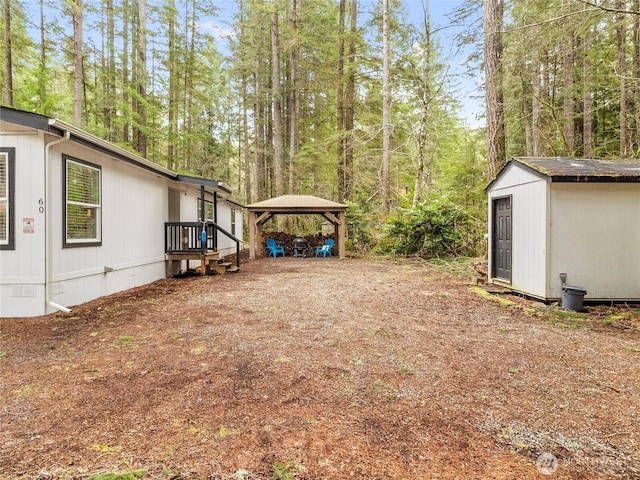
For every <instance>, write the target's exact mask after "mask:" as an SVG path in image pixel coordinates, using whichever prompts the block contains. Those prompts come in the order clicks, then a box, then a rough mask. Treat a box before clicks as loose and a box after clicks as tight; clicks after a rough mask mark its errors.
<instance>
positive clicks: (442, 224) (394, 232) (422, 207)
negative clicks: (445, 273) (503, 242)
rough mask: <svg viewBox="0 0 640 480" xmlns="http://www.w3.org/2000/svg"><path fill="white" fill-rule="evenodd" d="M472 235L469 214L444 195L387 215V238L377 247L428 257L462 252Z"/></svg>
mask: <svg viewBox="0 0 640 480" xmlns="http://www.w3.org/2000/svg"><path fill="white" fill-rule="evenodd" d="M473 235H474V229H473V228H472V222H471V217H470V215H469V214H468V213H467V212H466V211H465V210H464V209H462V208H461V207H459V206H458V205H456V204H454V203H452V202H451V201H450V200H449V199H448V198H447V197H446V196H437V197H433V198H432V199H431V200H430V201H429V202H428V203H421V204H419V205H418V206H417V207H416V208H415V209H412V210H401V211H399V213H398V215H396V216H394V217H391V218H390V219H389V221H388V223H387V224H386V226H385V229H384V237H385V238H386V239H387V241H385V242H380V243H379V245H378V250H379V251H380V250H381V248H382V247H384V248H385V249H388V251H387V252H381V253H393V254H396V255H419V256H422V257H428V258H431V257H440V256H459V255H466V254H468V253H470V250H471V247H470V246H471V245H472V244H473V242H472V241H471V238H472V237H473Z"/></svg>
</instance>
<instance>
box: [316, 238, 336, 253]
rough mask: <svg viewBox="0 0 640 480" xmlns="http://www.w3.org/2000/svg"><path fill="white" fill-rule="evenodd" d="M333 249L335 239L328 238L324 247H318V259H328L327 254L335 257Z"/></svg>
mask: <svg viewBox="0 0 640 480" xmlns="http://www.w3.org/2000/svg"><path fill="white" fill-rule="evenodd" d="M332 248H333V238H328V239H327V240H326V241H325V242H324V245H321V246H319V247H316V257H317V256H318V255H322V256H323V257H326V256H327V254H328V255H329V256H330V257H332V256H333V255H332V254H331V249H332Z"/></svg>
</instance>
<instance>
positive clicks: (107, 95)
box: [102, 0, 117, 142]
mask: <svg viewBox="0 0 640 480" xmlns="http://www.w3.org/2000/svg"><path fill="white" fill-rule="evenodd" d="M105 9H106V14H107V45H106V49H105V51H106V65H105V69H106V75H105V77H106V78H105V85H104V89H103V91H104V98H103V99H102V102H103V109H102V111H103V117H104V119H103V121H104V126H105V128H106V130H107V132H108V138H109V141H111V142H115V141H117V138H116V132H115V127H114V119H115V112H116V58H115V57H116V46H115V45H116V41H115V21H114V11H113V0H107V1H106V2H105Z"/></svg>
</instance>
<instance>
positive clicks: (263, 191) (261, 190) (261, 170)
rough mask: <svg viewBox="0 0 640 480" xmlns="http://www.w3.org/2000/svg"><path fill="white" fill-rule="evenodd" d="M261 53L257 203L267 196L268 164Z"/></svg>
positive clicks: (256, 124) (256, 108) (256, 114)
mask: <svg viewBox="0 0 640 480" xmlns="http://www.w3.org/2000/svg"><path fill="white" fill-rule="evenodd" d="M259 53H260V51H258V57H257V58H258V61H257V63H258V65H257V68H256V73H254V78H255V88H254V91H255V97H254V103H253V112H254V118H255V120H254V129H255V131H254V137H255V138H254V143H255V148H254V156H255V159H254V162H253V163H254V165H255V169H256V175H255V178H256V181H255V198H254V200H255V201H259V200H263V199H265V198H266V196H267V162H266V156H265V144H266V141H265V131H266V126H265V113H266V112H265V110H266V109H265V108H264V105H263V104H262V98H264V94H265V90H266V89H265V85H264V79H263V77H262V71H261V69H260V64H261V61H260V58H261V57H260V55H259Z"/></svg>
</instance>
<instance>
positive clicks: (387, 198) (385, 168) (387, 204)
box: [380, 0, 391, 215]
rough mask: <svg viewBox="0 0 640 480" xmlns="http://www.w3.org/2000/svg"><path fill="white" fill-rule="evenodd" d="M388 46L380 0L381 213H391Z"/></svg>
mask: <svg viewBox="0 0 640 480" xmlns="http://www.w3.org/2000/svg"><path fill="white" fill-rule="evenodd" d="M390 56H391V54H390V48H389V0H382V176H381V179H380V184H381V185H380V193H381V200H382V213H383V214H384V215H389V213H391V178H390V174H389V169H390V163H391V145H390V143H391V87H390V78H389V77H390V65H389V64H390V61H389V60H390V58H389V57H390Z"/></svg>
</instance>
